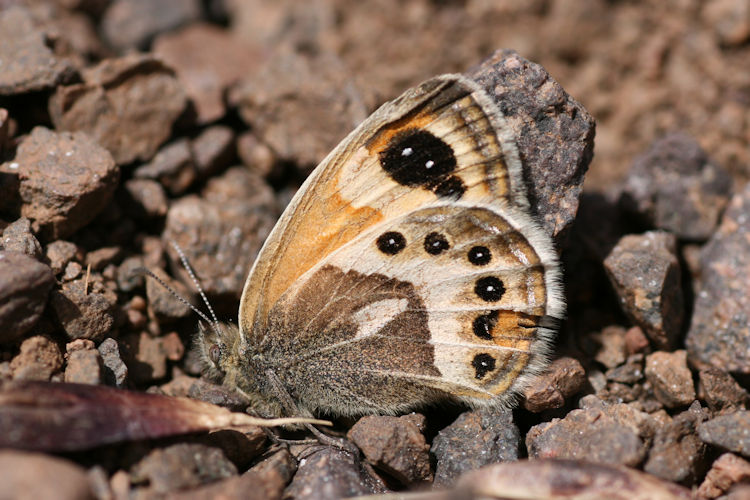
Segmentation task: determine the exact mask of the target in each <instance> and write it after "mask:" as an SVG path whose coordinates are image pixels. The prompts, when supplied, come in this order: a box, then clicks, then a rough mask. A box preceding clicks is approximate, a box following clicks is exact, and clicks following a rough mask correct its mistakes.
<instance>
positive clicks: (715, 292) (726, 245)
mask: <svg viewBox="0 0 750 500" xmlns="http://www.w3.org/2000/svg"><path fill="white" fill-rule="evenodd" d="M748 213H750V184H747V185H746V186H745V187H744V189H742V190H741V191H740V192H739V193H738V194H737V195H735V196H734V197H733V198H732V201H731V202H730V204H729V207H728V208H727V211H726V212H725V213H724V217H723V219H722V222H721V225H720V226H719V229H718V230H717V231H716V233H715V234H714V235H713V237H712V238H711V240H709V242H708V243H707V244H706V245H705V246H704V247H703V250H702V251H701V269H702V272H701V278H700V281H699V283H698V285H697V288H696V293H695V297H696V299H695V305H694V309H693V318H692V322H691V325H690V330H688V335H687V339H686V341H685V343H686V345H687V349H688V353H689V356H690V361H691V363H694V364H696V365H699V366H701V367H704V366H707V365H712V366H715V367H717V368H721V369H722V370H726V371H728V372H729V373H739V374H743V375H747V374H750V321H748V311H750V280H748V279H747V269H749V268H750V217H748V215H747V214H748Z"/></svg>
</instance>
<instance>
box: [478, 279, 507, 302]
mask: <svg viewBox="0 0 750 500" xmlns="http://www.w3.org/2000/svg"><path fill="white" fill-rule="evenodd" d="M474 293H476V294H477V295H478V296H479V298H481V299H482V300H484V301H485V302H497V301H498V300H500V299H501V298H502V297H503V294H505V286H504V285H503V282H502V281H500V280H499V279H498V278H496V277H494V276H486V277H484V278H479V279H478V280H477V282H476V284H475V285H474Z"/></svg>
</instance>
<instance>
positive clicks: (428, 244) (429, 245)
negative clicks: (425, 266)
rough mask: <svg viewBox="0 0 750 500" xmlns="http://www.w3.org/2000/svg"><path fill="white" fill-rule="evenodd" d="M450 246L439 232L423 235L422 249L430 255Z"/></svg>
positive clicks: (437, 253) (441, 251)
mask: <svg viewBox="0 0 750 500" xmlns="http://www.w3.org/2000/svg"><path fill="white" fill-rule="evenodd" d="M449 248H450V244H449V243H448V240H447V239H445V236H443V235H442V234H440V233H430V234H428V235H427V236H425V239H424V250H425V252H427V253H429V254H431V255H439V254H441V253H443V252H445V251H446V250H448V249H449Z"/></svg>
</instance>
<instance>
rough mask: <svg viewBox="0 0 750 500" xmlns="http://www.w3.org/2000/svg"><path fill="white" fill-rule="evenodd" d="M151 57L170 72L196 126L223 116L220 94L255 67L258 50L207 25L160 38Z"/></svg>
mask: <svg viewBox="0 0 750 500" xmlns="http://www.w3.org/2000/svg"><path fill="white" fill-rule="evenodd" d="M153 50H154V54H156V55H157V56H158V57H160V58H161V59H162V60H163V61H164V62H166V63H167V64H168V65H169V66H170V67H172V68H174V70H175V72H176V73H177V78H178V79H179V80H180V83H182V86H183V87H184V88H185V92H186V93H187V95H188V96H189V97H190V99H191V101H192V103H193V106H194V107H195V112H196V115H197V116H196V121H197V122H198V123H199V124H205V123H211V122H214V121H216V120H219V119H221V118H222V117H223V116H224V114H225V113H226V106H225V104H224V93H225V92H226V91H227V89H229V88H230V87H231V86H232V85H233V84H235V83H236V82H238V81H239V80H240V79H241V78H242V77H244V76H246V75H249V74H252V73H253V72H254V71H255V70H256V68H257V67H258V64H259V62H260V61H259V54H258V49H257V48H254V47H252V46H251V45H250V44H247V43H244V42H243V41H242V40H240V39H239V38H238V37H237V36H235V35H233V34H231V33H229V32H227V31H226V30H222V29H219V28H217V27H215V26H213V25H209V24H193V25H191V26H189V27H187V28H185V29H184V30H180V31H179V32H177V33H174V34H169V35H163V36H160V37H159V38H158V39H157V40H156V41H155V42H154V47H153Z"/></svg>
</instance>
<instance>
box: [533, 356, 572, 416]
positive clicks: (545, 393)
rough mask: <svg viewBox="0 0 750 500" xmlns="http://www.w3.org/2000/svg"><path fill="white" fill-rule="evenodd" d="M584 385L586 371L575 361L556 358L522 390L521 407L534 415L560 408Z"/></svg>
mask: <svg viewBox="0 0 750 500" xmlns="http://www.w3.org/2000/svg"><path fill="white" fill-rule="evenodd" d="M585 383H586V371H585V370H584V369H583V366H581V363H580V362H579V361H578V360H577V359H575V358H570V357H567V356H565V357H562V358H558V359H556V360H554V361H553V362H552V364H550V366H549V367H548V368H547V370H546V371H545V372H544V373H543V374H542V375H541V376H539V377H537V378H535V379H534V381H533V382H532V384H531V385H530V386H529V387H527V388H526V389H525V390H524V392H523V396H524V400H523V407H524V408H526V409H527V410H529V411H531V412H534V413H539V412H541V411H544V410H549V409H553V408H560V407H561V406H563V405H564V404H565V399H566V398H569V397H571V396H573V395H575V394H577V393H578V391H580V390H581V388H582V387H583V385H584V384H585Z"/></svg>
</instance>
